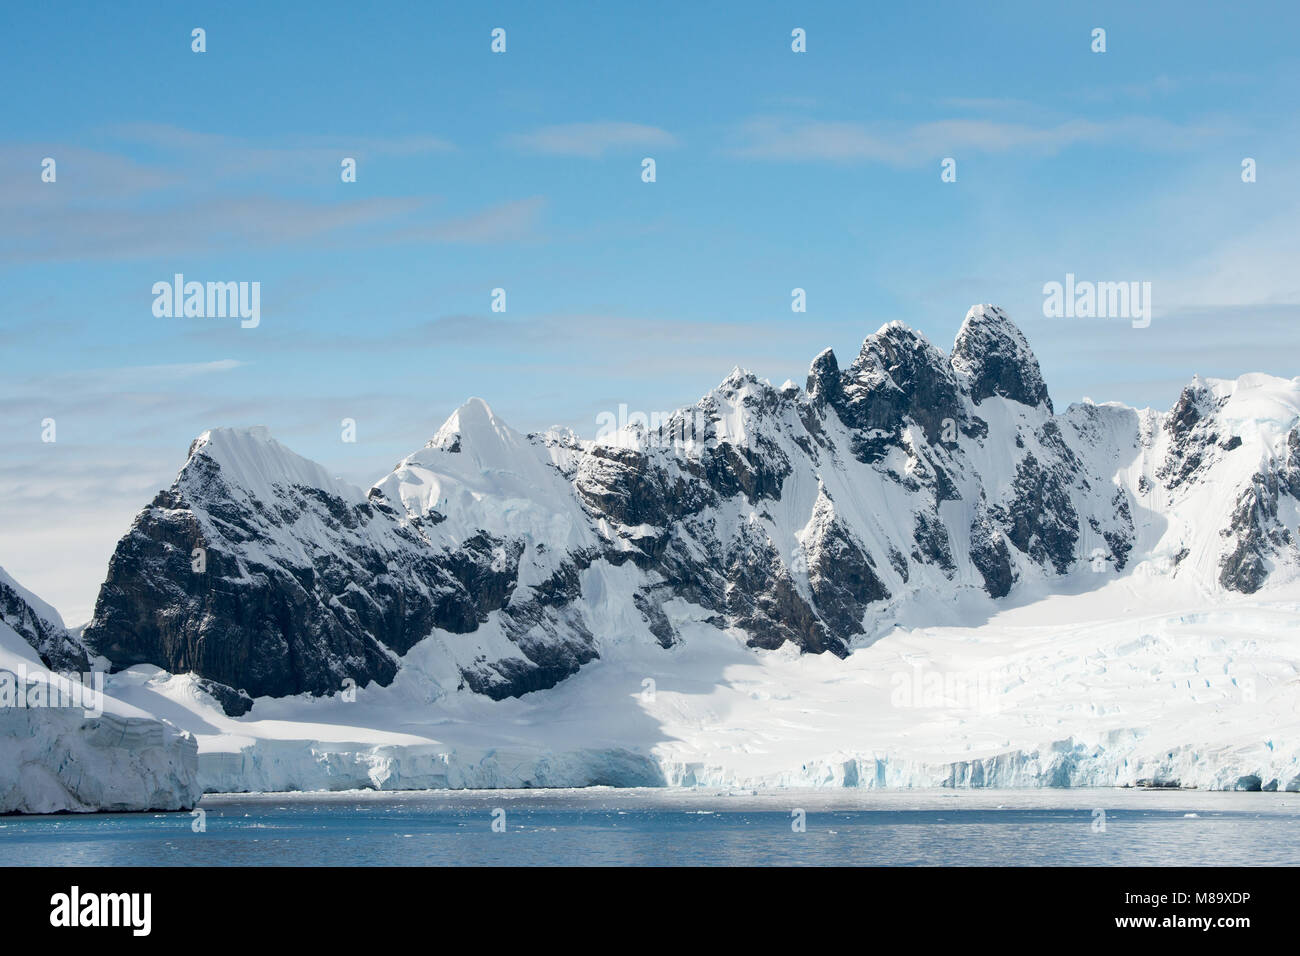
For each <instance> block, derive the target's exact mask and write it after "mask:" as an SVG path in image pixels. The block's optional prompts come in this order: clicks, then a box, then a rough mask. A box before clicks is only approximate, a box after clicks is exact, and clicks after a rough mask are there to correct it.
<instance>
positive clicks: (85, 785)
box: [0, 569, 201, 813]
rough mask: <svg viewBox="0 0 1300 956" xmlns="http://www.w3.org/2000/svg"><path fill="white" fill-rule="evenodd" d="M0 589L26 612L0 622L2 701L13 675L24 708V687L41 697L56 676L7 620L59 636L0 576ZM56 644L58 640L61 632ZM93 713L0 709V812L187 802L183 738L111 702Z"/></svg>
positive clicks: (192, 776)
mask: <svg viewBox="0 0 1300 956" xmlns="http://www.w3.org/2000/svg"><path fill="white" fill-rule="evenodd" d="M0 584H5V585H8V586H10V587H11V588H13V589H15V591H16V592H18V593H21V594H23V595H24V597H25V598H26V599H27V600H28V601H30V605H29V607H28V612H27V613H24V614H15V613H14V609H13V608H12V607H8V608H6V611H5V613H4V614H3V615H0V681H8V682H9V683H8V684H7V693H8V694H10V695H12V694H13V693H14V692H15V690H16V681H15V679H14V677H13V676H6V675H23V676H25V678H26V681H27V682H28V698H27V699H29V700H31V699H39V698H38V697H34V696H33V693H32V691H31V690H30V685H31V684H32V683H39V684H42V685H45V687H47V688H48V687H49V685H50V683H51V681H52V680H55V679H57V678H56V674H55V672H51V671H50V670H49V668H47V667H46V666H45V664H44V663H43V662H42V660H41V657H40V656H39V655H38V653H37V651H36V649H35V648H33V647H32V645H31V644H29V643H28V641H27V640H26V639H25V637H24V636H23V635H21V634H19V632H18V631H16V630H15V629H14V628H13V627H11V626H10V624H9V621H10V620H14V621H15V623H19V624H20V626H21V625H22V624H23V623H24V622H25V621H30V620H31V619H32V617H33V616H36V617H39V618H40V619H41V620H43V621H44V622H45V623H46V624H47V625H50V626H57V627H58V628H59V629H60V630H62V628H63V622H62V620H61V619H60V618H59V615H58V612H56V611H55V610H54V609H53V608H52V607H50V606H49V605H48V604H45V603H44V602H43V601H41V600H40V599H39V598H37V597H36V596H35V595H33V594H31V593H30V592H28V591H26V590H25V589H21V588H20V586H19V585H18V584H17V582H15V581H14V580H13V579H12V578H11V577H9V575H8V574H6V573H5V572H4V570H3V569H0ZM61 640H63V641H67V640H68V638H67V635H66V633H64V634H62V635H61ZM82 655H83V657H84V651H83V652H82ZM57 673H58V674H60V675H63V674H65V673H66V672H65V671H63V670H60V671H58V672H57ZM48 693H49V692H48V691H47V692H46V695H48ZM47 699H48V696H47ZM98 709H99V708H97V707H94V706H92V707H90V708H85V707H68V706H61V707H40V708H26V707H23V708H19V707H16V706H13V701H12V699H10V700H8V701H7V702H6V705H5V706H0V813H56V812H61V811H85V810H178V809H186V808H189V807H192V806H193V805H194V804H195V803H196V802H197V800H198V798H199V794H200V792H201V791H200V789H199V784H198V775H197V770H198V764H197V746H196V743H195V739H194V737H193V736H192V735H190V734H188V733H186V732H184V731H181V730H178V729H177V728H176V727H174V726H171V725H169V724H166V723H164V722H163V721H160V720H158V719H157V718H156V717H154V716H152V715H150V714H149V713H146V712H145V711H143V710H141V709H139V708H137V707H133V706H131V705H130V704H126V703H123V702H122V701H120V700H117V699H115V698H113V697H111V696H107V697H105V698H103V701H102V710H103V712H102V713H100V714H97V715H96V714H94V713H93V712H94V711H95V710H98ZM88 710H89V711H90V712H91V713H90V714H89V715H88V713H87V711H88Z"/></svg>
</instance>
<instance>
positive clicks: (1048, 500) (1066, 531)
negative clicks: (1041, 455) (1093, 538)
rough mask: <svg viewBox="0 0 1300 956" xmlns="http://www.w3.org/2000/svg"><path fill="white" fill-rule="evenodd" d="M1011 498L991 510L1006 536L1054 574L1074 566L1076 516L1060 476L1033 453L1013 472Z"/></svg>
mask: <svg viewBox="0 0 1300 956" xmlns="http://www.w3.org/2000/svg"><path fill="white" fill-rule="evenodd" d="M1012 489H1013V497H1012V498H1011V500H1010V502H1009V503H1008V504H1007V505H1003V506H997V507H995V508H993V509H991V510H992V514H993V516H994V517H995V518H996V519H997V521H998V523H999V524H1000V525H1001V526H1002V527H1004V528H1006V529H1007V537H1008V538H1010V539H1011V543H1012V544H1014V545H1015V546H1016V547H1017V548H1019V549H1020V550H1021V551H1023V552H1024V553H1025V554H1027V555H1029V556H1030V557H1031V558H1033V559H1034V560H1035V561H1037V562H1039V563H1043V562H1046V561H1050V562H1051V564H1052V567H1053V568H1055V569H1056V573H1057V574H1065V573H1066V572H1067V571H1069V570H1070V567H1071V565H1072V564H1073V563H1074V557H1075V544H1076V543H1077V542H1078V540H1079V516H1078V514H1077V513H1076V512H1075V510H1074V506H1073V505H1072V504H1071V503H1070V497H1069V495H1068V494H1067V492H1066V489H1065V487H1064V482H1063V476H1062V475H1061V474H1060V473H1059V472H1058V471H1056V470H1054V469H1048V468H1044V467H1043V466H1042V465H1041V464H1040V463H1039V461H1038V459H1037V458H1035V457H1034V456H1033V455H1032V454H1028V455H1025V457H1024V459H1022V460H1021V462H1020V466H1019V468H1018V469H1017V470H1016V478H1015V482H1014V484H1013V485H1012Z"/></svg>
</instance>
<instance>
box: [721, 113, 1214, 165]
mask: <svg viewBox="0 0 1300 956" xmlns="http://www.w3.org/2000/svg"><path fill="white" fill-rule="evenodd" d="M968 105H969V104H968ZM983 105H984V106H985V107H987V106H988V104H987V103H985V104H983ZM1224 132H1225V130H1224V128H1223V127H1221V126H1218V125H1215V124H1203V125H1179V124H1174V123H1170V122H1168V121H1165V120H1155V119H1146V118H1141V117H1127V118H1123V119H1117V120H1107V121H1104V122H1102V121H1096V120H1090V119H1067V120H1062V121H1059V122H1055V123H1042V124H1030V123H1025V122H1012V121H1006V120H991V119H965V118H963V119H943V120H934V121H930V122H922V123H914V124H886V123H877V124H866V123H859V122H854V121H843V120H841V121H836V120H819V119H809V118H800V117H788V116H759V117H754V118H752V119H750V120H747V121H745V122H743V123H741V124H740V125H739V126H738V127H737V128H736V129H735V130H734V140H735V142H736V145H734V146H733V147H732V148H731V149H730V150H729V151H730V152H731V153H732V155H735V156H739V157H742V158H745V159H763V160H775V161H790V162H806V161H811V162H833V163H855V162H875V163H885V164H889V165H893V166H911V165H917V164H920V163H925V162H930V161H932V160H934V159H936V158H938V157H942V156H958V155H962V154H963V153H1005V152H1009V151H1012V150H1025V151H1030V152H1036V153H1045V154H1050V153H1055V152H1058V151H1060V150H1062V149H1066V148H1068V147H1071V146H1075V145H1079V144H1084V143H1102V142H1109V141H1115V140H1123V141H1125V142H1127V143H1128V144H1129V145H1140V146H1145V147H1148V148H1159V149H1174V148H1181V147H1185V146H1188V145H1191V144H1193V143H1197V142H1203V141H1204V140H1205V139H1206V138H1207V137H1211V136H1216V135H1222V134H1223V133H1224Z"/></svg>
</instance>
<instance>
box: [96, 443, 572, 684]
mask: <svg viewBox="0 0 1300 956" xmlns="http://www.w3.org/2000/svg"><path fill="white" fill-rule="evenodd" d="M200 512H201V513H202V514H203V515H204V516H205V517H204V518H203V519H202V520H201V519H200V517H199V513H200ZM200 556H201V558H200ZM518 559H519V548H518V546H517V545H513V544H511V543H509V542H503V541H499V540H496V539H493V538H491V537H490V536H488V535H485V534H480V535H476V536H474V537H472V538H470V539H469V540H467V541H465V542H464V543H463V547H461V548H459V549H457V550H456V551H454V552H451V553H442V554H440V553H438V552H437V551H435V550H433V549H431V548H430V547H429V545H428V542H427V541H426V540H424V539H423V538H422V537H421V535H420V533H419V531H418V530H417V529H415V528H413V527H411V526H406V525H403V524H401V523H399V522H398V521H397V520H396V518H395V517H394V516H393V513H392V510H391V508H387V507H384V503H383V502H382V500H378V501H377V500H376V499H374V498H371V499H370V500H368V501H366V500H361V501H355V500H354V501H348V500H345V499H344V498H343V497H341V496H339V495H336V494H331V493H330V491H329V490H328V489H326V488H321V487H309V486H303V485H297V484H292V485H281V484H277V485H275V486H274V490H273V492H272V493H271V494H270V495H269V496H268V499H267V500H263V499H261V498H249V497H246V496H244V495H243V494H242V493H241V492H240V491H239V490H238V489H237V488H232V487H231V486H230V485H229V484H228V483H227V482H226V480H225V478H224V477H223V472H222V466H221V465H220V464H219V463H218V462H217V461H216V460H215V459H214V458H212V457H210V456H209V455H208V454H207V453H206V451H205V449H204V448H203V447H201V446H200V447H198V448H196V449H195V450H194V451H193V453H192V455H191V458H190V461H189V462H188V463H187V465H186V467H185V468H184V469H183V470H182V472H181V474H180V476H179V477H178V478H177V480H176V483H175V484H174V485H173V487H172V488H171V489H170V490H168V491H164V492H161V493H160V494H159V495H158V497H157V498H156V499H155V500H154V502H153V504H152V505H151V506H150V507H149V508H147V509H145V510H144V511H143V512H141V514H140V515H139V516H138V517H137V519H136V521H135V524H134V526H133V527H132V529H131V531H130V532H129V533H128V534H127V536H126V537H124V538H123V539H122V541H121V542H120V543H119V545H118V548H117V550H116V552H115V553H114V555H113V557H112V559H111V560H110V562H109V569H108V577H107V580H106V581H105V582H104V585H103V587H102V588H101V590H100V594H99V598H98V600H97V602H96V607H95V617H94V620H93V621H92V622H91V624H90V625H88V626H87V628H86V632H85V639H86V641H87V643H88V644H89V645H90V646H91V647H93V648H94V649H95V650H96V651H97V652H98V653H101V654H103V655H104V656H105V657H107V658H108V659H109V660H110V661H111V662H112V663H113V665H114V666H115V667H118V668H121V667H129V666H131V665H133V664H138V663H150V664H155V665H157V666H160V667H164V668H166V669H168V670H171V671H174V672H186V671H191V672H193V673H195V674H198V675H200V676H202V677H204V678H207V679H208V680H210V681H213V682H215V683H216V684H220V685H225V686H226V687H228V688H229V689H231V690H232V691H234V692H235V693H236V694H237V695H238V694H241V693H246V694H248V695H251V696H253V697H259V696H263V695H267V696H273V697H279V696H285V695H289V694H298V693H303V692H307V693H311V694H318V695H320V694H331V693H334V692H336V691H338V690H339V689H341V688H342V687H344V686H345V681H348V680H351V681H354V682H355V683H356V684H357V685H359V686H365V685H367V684H369V683H370V682H371V681H375V682H377V683H379V684H380V685H386V684H388V683H390V682H391V681H392V679H393V677H394V676H395V675H396V673H397V667H398V655H400V654H402V653H405V652H406V651H407V650H409V649H410V648H411V647H412V646H413V645H414V644H415V643H416V642H417V641H419V640H422V639H423V638H425V637H427V636H428V634H429V633H430V632H431V630H432V629H433V628H435V627H439V628H443V629H445V630H447V631H451V632H452V633H467V632H469V631H472V630H474V629H476V628H477V627H478V626H479V624H480V623H482V621H484V620H485V619H486V617H487V615H488V614H489V613H491V612H492V611H495V610H497V609H499V608H501V607H503V606H504V605H505V604H506V602H507V601H508V600H509V598H510V596H511V593H512V591H513V588H514V583H515V579H516V575H517V571H518ZM398 569H400V571H398ZM395 571H396V572H398V573H394V572H395ZM545 656H546V658H547V659H546V661H545V662H541V663H539V662H534V663H536V664H537V666H538V667H539V668H540V669H541V670H542V671H544V672H545V673H547V674H550V675H552V676H554V680H559V679H561V677H562V676H567V674H568V673H570V672H571V669H570V668H567V667H563V666H560V667H559V670H562V671H563V673H562V674H559V676H555V675H556V674H557V673H558V671H557V665H556V663H555V662H554V661H553V660H551V657H552V656H553V655H552V652H551V650H550V649H546V651H545ZM524 667H525V669H527V664H526V663H525V665H524ZM530 680H532V681H533V682H538V681H540V682H541V683H545V680H546V678H545V677H542V678H530ZM554 680H552V681H551V683H554ZM214 696H217V698H218V700H222V701H223V704H224V702H225V700H226V699H229V698H228V697H226V698H223V695H222V694H216V695H214Z"/></svg>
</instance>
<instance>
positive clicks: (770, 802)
mask: <svg viewBox="0 0 1300 956" xmlns="http://www.w3.org/2000/svg"><path fill="white" fill-rule="evenodd" d="M199 806H200V809H201V810H202V811H203V812H202V813H201V814H197V813H190V812H182V813H106V814H86V815H59V816H41V817H21V816H7V817H0V857H3V859H2V861H0V862H3V864H5V865H32V866H51V865H57V866H77V865H94V866H119V865H133V866H151V865H170V866H278V865H308V866H310V865H341V866H357V865H381V864H383V865H398V866H429V865H433V866H439V865H485V864H486V865H507V866H539V865H543V866H544V865H613V866H636V865H649V866H667V865H677V864H689V865H754V864H761V865H890V866H916V865H957V866H962V865H1157V866H1160V865H1175V864H1180V865H1229V864H1293V865H1294V864H1300V794H1295V793H1209V792H1195V791H1167V790H1166V791H1147V790H1059V791H1045V790H1032V791H1023V790H1021V791H991V790H975V791H958V790H944V791H874V790H861V791H858V790H834V791H828V790H775V791H759V792H753V791H726V790H651V789H644V790H640V789H639V790H613V789H607V788H594V789H585V790H481V791H463V790H462V791H442V790H440V791H412V792H400V793H393V792H373V791H349V792H345V793H295V794H285V793H276V794H251V795H250V794H209V795H207V796H205V797H204V798H203V800H202V802H201V803H200V805H199ZM800 824H802V827H801V826H800ZM494 826H495V828H494Z"/></svg>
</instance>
